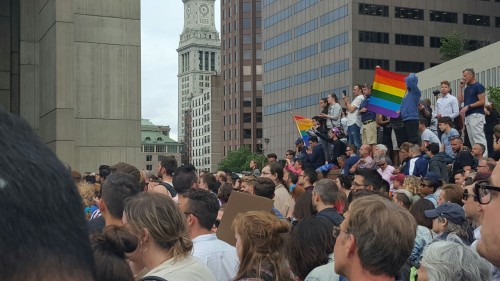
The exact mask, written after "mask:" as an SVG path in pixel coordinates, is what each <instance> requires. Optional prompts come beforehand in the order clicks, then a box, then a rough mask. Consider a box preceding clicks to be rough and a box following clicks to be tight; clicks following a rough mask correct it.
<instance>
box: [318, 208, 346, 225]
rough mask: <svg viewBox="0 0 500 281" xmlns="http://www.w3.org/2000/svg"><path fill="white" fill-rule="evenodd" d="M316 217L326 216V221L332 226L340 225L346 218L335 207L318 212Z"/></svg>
mask: <svg viewBox="0 0 500 281" xmlns="http://www.w3.org/2000/svg"><path fill="white" fill-rule="evenodd" d="M314 218H315V219H319V218H324V219H325V221H327V223H328V224H329V225H330V226H332V227H333V226H339V225H340V224H341V223H342V221H343V220H344V217H342V215H340V214H339V213H338V212H337V210H335V208H326V209H324V210H322V211H321V212H319V213H317V214H316V216H314Z"/></svg>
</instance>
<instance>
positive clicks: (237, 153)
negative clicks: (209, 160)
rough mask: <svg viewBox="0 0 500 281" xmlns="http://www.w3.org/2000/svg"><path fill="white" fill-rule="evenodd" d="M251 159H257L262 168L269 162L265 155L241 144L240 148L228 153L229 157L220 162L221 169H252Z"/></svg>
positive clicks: (232, 170)
mask: <svg viewBox="0 0 500 281" xmlns="http://www.w3.org/2000/svg"><path fill="white" fill-rule="evenodd" d="M250 160H255V161H257V163H258V164H259V167H260V168H261V169H262V166H263V165H264V164H265V163H266V162H267V158H266V157H265V156H264V155H259V154H257V153H255V152H253V151H251V150H250V148H248V147H247V146H241V147H240V148H239V149H237V150H233V151H231V152H229V153H228V155H227V157H226V158H225V159H223V160H222V161H221V162H220V163H219V170H224V171H226V170H229V171H231V172H234V173H241V172H242V171H250V166H249V164H250Z"/></svg>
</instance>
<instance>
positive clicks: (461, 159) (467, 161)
mask: <svg viewBox="0 0 500 281" xmlns="http://www.w3.org/2000/svg"><path fill="white" fill-rule="evenodd" d="M465 166H470V167H471V168H472V169H474V156H472V154H471V153H470V151H460V152H459V153H458V154H457V155H456V156H455V160H453V168H452V170H451V171H452V173H451V175H452V176H453V175H454V174H455V172H456V171H458V170H461V169H463V168H464V167H465Z"/></svg>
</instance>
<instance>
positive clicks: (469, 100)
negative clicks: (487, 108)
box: [464, 82, 484, 116]
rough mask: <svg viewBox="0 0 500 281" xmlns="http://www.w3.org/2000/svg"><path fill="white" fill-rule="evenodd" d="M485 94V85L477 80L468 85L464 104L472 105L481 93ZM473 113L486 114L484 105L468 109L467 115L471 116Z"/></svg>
mask: <svg viewBox="0 0 500 281" xmlns="http://www.w3.org/2000/svg"><path fill="white" fill-rule="evenodd" d="M480 94H484V86H483V85H481V83H479V82H476V83H474V84H470V85H467V88H465V90H464V106H468V105H471V104H473V103H475V102H476V101H478V100H479V97H478V96H479V95H480ZM473 113H480V114H484V107H483V106H480V107H474V108H470V107H469V109H468V110H467V112H466V113H465V116H469V115H471V114H473Z"/></svg>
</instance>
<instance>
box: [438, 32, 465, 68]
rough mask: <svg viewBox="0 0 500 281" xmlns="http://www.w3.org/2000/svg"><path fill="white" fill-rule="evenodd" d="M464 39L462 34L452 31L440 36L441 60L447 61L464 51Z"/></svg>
mask: <svg viewBox="0 0 500 281" xmlns="http://www.w3.org/2000/svg"><path fill="white" fill-rule="evenodd" d="M464 47H465V39H464V37H463V35H462V34H460V33H458V32H456V31H453V32H452V33H450V34H448V35H447V36H445V37H444V38H441V47H440V49H439V53H440V54H441V59H442V60H443V61H448V60H451V59H454V58H457V57H459V56H461V55H462V54H463V53H464Z"/></svg>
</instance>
